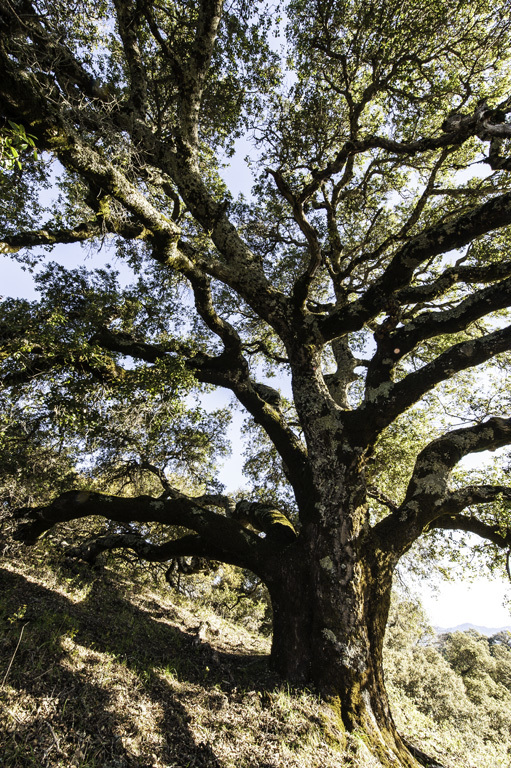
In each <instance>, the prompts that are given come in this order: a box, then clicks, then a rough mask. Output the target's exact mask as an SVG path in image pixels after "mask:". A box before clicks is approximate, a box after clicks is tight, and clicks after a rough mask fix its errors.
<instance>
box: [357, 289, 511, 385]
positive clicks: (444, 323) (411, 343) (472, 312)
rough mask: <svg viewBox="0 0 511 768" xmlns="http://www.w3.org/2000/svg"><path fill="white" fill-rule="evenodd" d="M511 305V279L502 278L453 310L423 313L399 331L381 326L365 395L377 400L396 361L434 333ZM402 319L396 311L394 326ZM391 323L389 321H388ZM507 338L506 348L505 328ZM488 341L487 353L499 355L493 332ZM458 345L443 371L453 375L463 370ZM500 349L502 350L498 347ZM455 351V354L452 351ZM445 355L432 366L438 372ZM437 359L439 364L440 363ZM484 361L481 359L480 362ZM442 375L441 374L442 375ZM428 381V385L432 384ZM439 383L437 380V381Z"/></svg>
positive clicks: (456, 328)
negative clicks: (457, 359)
mask: <svg viewBox="0 0 511 768" xmlns="http://www.w3.org/2000/svg"><path fill="white" fill-rule="evenodd" d="M510 304H511V278H508V279H507V280H502V281H500V282H499V283H496V284H494V285H490V286H488V287H486V288H483V289H482V290H480V291H475V292H474V293H472V294H471V295H470V296H469V297H468V298H466V299H465V300H464V301H461V302H460V303H458V304H456V306H454V307H453V308H451V309H448V310H443V311H438V312H423V313H422V314H420V315H418V316H417V317H415V318H414V319H412V320H410V321H409V322H407V323H406V325H405V326H404V327H401V328H397V330H393V329H392V330H391V328H390V326H389V328H388V329H387V328H385V324H384V325H383V326H380V329H379V330H378V332H377V333H375V338H376V340H377V342H378V350H377V352H376V354H375V355H374V356H373V359H372V360H371V363H370V365H369V370H368V375H367V380H366V390H367V391H366V397H367V399H368V400H374V399H375V398H377V397H378V394H377V393H378V388H379V387H381V386H382V385H384V384H386V383H388V382H389V381H390V380H391V375H392V372H393V370H394V368H395V367H396V365H397V363H398V362H399V361H400V360H401V359H402V358H403V357H404V356H405V355H406V354H408V353H409V352H411V351H412V350H413V349H415V347H417V345H418V344H419V343H420V342H422V341H425V340H426V339H430V338H432V337H434V336H440V335H441V334H451V333H457V332H458V331H462V330H464V329H465V328H467V327H468V326H469V325H470V324H471V323H474V322H475V321H476V320H479V319H480V318H481V317H484V316H486V315H488V314H489V313H491V312H495V311H497V310H499V309H504V308H506V307H508V306H509V305H510ZM399 319H400V317H399V311H397V313H395V320H396V322H395V323H394V326H395V325H396V324H397V321H398V320H399ZM387 323H388V321H387ZM503 330H504V338H503V339H501V343H503V344H504V349H505V335H506V334H505V329H503ZM483 338H485V339H487V340H488V348H487V350H488V353H489V354H488V356H491V355H493V354H496V352H495V351H494V344H495V342H496V340H495V339H493V338H492V336H491V334H489V335H488V336H486V337H483ZM454 350H455V347H452V349H451V350H449V351H448V352H447V353H444V354H445V355H447V358H445V360H446V365H444V366H443V367H444V370H445V371H446V372H447V373H448V375H449V376H450V375H452V373H453V372H455V371H456V370H461V369H460V368H459V367H458V365H459V363H456V355H455V352H454ZM481 351H483V357H482V360H485V359H487V357H485V356H484V350H481ZM498 351H503V349H499V350H498ZM450 353H452V354H450ZM463 354H468V355H470V353H469V352H468V348H467V349H465V351H464V352H463ZM441 358H443V356H439V357H438V358H437V360H436V361H434V363H431V364H430V365H432V366H435V368H436V370H437V371H438V372H439V371H441V370H442V360H441ZM437 362H438V363H439V365H438V366H437ZM479 362H481V360H479V361H478V363H479ZM461 363H462V367H467V366H465V365H464V364H463V355H462V356H461ZM478 363H477V364H478ZM432 370H433V369H432V368H430V366H425V367H424V368H422V369H421V371H420V373H422V372H424V373H425V374H426V375H427V376H430V375H431V373H432ZM439 375H440V374H439ZM406 381H408V382H409V383H412V382H413V379H409V377H406ZM429 383H430V382H428V386H429ZM435 383H436V382H435ZM387 392H388V396H390V397H392V390H387Z"/></svg>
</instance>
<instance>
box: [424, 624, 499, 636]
mask: <svg viewBox="0 0 511 768" xmlns="http://www.w3.org/2000/svg"><path fill="white" fill-rule="evenodd" d="M433 629H434V630H435V632H436V633H437V634H439V635H444V634H446V633H448V632H468V630H469V629H475V631H476V632H479V634H481V635H486V636H487V637H491V635H496V634H497V632H505V631H506V630H507V631H508V632H511V626H507V627H479V626H478V625H477V624H458V626H457V627H448V628H447V629H446V628H444V627H433Z"/></svg>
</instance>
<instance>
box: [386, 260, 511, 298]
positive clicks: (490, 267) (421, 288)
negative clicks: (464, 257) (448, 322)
mask: <svg viewBox="0 0 511 768" xmlns="http://www.w3.org/2000/svg"><path fill="white" fill-rule="evenodd" d="M510 276H511V261H501V262H495V263H491V264H485V265H484V266H477V267H474V266H462V265H456V264H455V265H454V266H453V267H448V268H447V269H446V270H445V271H444V272H443V273H442V274H441V275H440V276H439V277H438V278H437V279H436V280H434V281H433V282H428V283H425V284H424V285H413V286H409V287H408V288H403V290H402V291H398V292H397V293H396V294H395V299H396V301H397V302H398V303H399V304H400V305H402V306H403V305H405V304H416V303H422V302H425V301H433V300H434V299H438V298H439V297H440V296H443V295H444V294H445V293H446V292H447V291H448V290H449V289H450V288H452V286H453V285H455V284H458V283H466V284H468V285H471V284H474V283H491V282H493V281H494V280H503V279H504V278H506V277H510Z"/></svg>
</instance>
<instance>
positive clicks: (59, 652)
mask: <svg viewBox="0 0 511 768" xmlns="http://www.w3.org/2000/svg"><path fill="white" fill-rule="evenodd" d="M0 587H1V591H0V684H1V683H2V679H3V680H4V683H3V685H0V734H1V735H0V765H1V766H2V768H25V766H26V767H27V768H28V766H34V768H35V767H36V766H37V768H57V766H58V767H59V768H100V767H101V768H187V767H190V768H191V767H194V768H202V767H203V768H206V767H210V766H211V768H234V766H236V768H256V766H257V768H283V767H284V766H286V768H288V767H289V768H305V767H307V768H314V767H315V766H318V768H319V766H324V767H325V768H330V767H331V768H334V766H335V768H340V767H341V766H344V765H346V766H348V765H349V766H350V767H351V766H356V765H361V766H363V768H370V764H371V763H370V758H369V757H368V756H365V757H364V758H363V759H362V760H361V762H360V761H359V760H358V759H357V757H356V753H357V749H358V748H359V747H360V746H361V745H359V744H357V743H355V742H352V743H351V745H350V747H351V748H350V749H349V751H348V752H341V751H340V747H339V742H338V740H337V737H338V736H340V734H339V733H338V732H336V730H335V727H334V724H333V721H332V715H331V712H330V710H329V709H328V707H326V706H325V705H324V704H322V703H321V702H320V701H319V700H318V699H317V698H316V697H315V696H313V695H312V694H309V693H307V692H303V691H301V692H293V691H289V690H287V689H286V688H283V687H281V686H280V685H279V683H278V681H277V680H276V679H274V678H272V676H271V675H270V673H269V672H268V669H267V666H266V656H267V652H268V640H267V639H264V638H261V637H260V636H258V635H255V634H252V633H250V632H249V631H247V630H246V629H243V628H242V627H240V626H239V625H236V624H233V623H230V622H228V621H226V620H224V619H220V618H218V616H215V615H214V614H212V613H210V612H208V611H207V610H205V609H200V612H197V609H194V608H193V607H192V605H191V604H190V603H186V602H184V601H182V600H180V599H177V598H176V596H175V595H173V594H172V593H171V592H170V591H168V592H166V593H163V592H160V591H158V590H156V589H153V590H151V589H150V588H148V587H147V586H141V585H137V584H136V583H135V584H134V583H133V582H131V581H128V580H127V579H124V578H123V577H122V575H119V574H118V573H115V572H113V571H109V570H108V569H106V570H105V571H104V572H103V573H102V574H101V576H100V577H95V576H94V575H93V574H91V572H90V571H88V570H87V569H85V568H83V569H79V570H78V571H77V572H75V573H73V572H71V571H69V570H67V571H66V569H65V568H63V567H59V568H58V569H56V570H55V569H51V568H50V567H49V566H46V565H43V564H41V563H35V562H34V560H32V565H31V564H30V562H27V559H26V558H24V562H21V561H11V562H4V564H3V568H2V569H1V570H0ZM20 637H21V640H20ZM10 664H11V666H10V668H9V665H10ZM7 670H8V673H7ZM368 761H369V762H368Z"/></svg>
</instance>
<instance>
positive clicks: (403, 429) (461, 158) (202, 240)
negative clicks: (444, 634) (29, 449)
mask: <svg viewBox="0 0 511 768" xmlns="http://www.w3.org/2000/svg"><path fill="white" fill-rule="evenodd" d="M510 33H511V19H510V17H509V8H508V4H507V2H505V0H456V1H455V2H452V0H449V2H447V0H427V2H420V3H419V2H417V0H408V1H407V2H405V3H403V2H395V1H394V0H371V1H370V2H366V1H365V0H364V1H362V0H307V2H304V0H288V2H286V3H283V4H282V7H280V6H277V5H274V4H266V3H265V2H252V3H248V2H246V0H233V2H231V3H229V4H224V3H223V2H222V0H195V1H194V2H192V1H191V0H161V2H151V3H149V2H147V0H127V1H126V0H101V2H94V3H93V2H90V0H51V2H49V1H48V2H46V0H33V1H31V0H1V2H0V75H1V76H0V112H1V118H2V120H4V121H5V122H4V127H5V129H7V128H8V126H10V125H12V124H14V125H16V126H20V127H21V128H20V130H22V131H23V132H24V135H26V136H30V137H32V139H33V141H34V143H35V145H36V147H37V156H34V154H33V149H32V148H31V147H28V146H27V147H26V149H25V151H24V152H23V151H22V152H21V155H20V156H22V161H21V164H22V169H21V170H20V168H19V166H18V164H17V163H16V164H11V166H12V167H10V168H9V167H8V168H6V169H5V172H4V174H3V177H2V183H1V187H0V188H1V192H2V198H3V202H4V212H3V221H2V232H1V234H0V239H1V246H0V248H1V250H2V252H3V253H11V254H13V257H15V258H18V259H20V260H21V261H22V262H23V261H24V262H25V263H28V264H29V265H31V264H32V263H33V261H32V260H33V259H34V258H35V257H36V255H37V254H38V253H39V250H38V249H41V248H43V249H44V248H46V249H47V250H51V248H52V247H53V246H55V245H56V244H74V243H82V244H85V245H86V247H87V248H89V249H90V250H92V251H94V252H96V253H97V254H99V256H98V258H101V256H102V254H104V258H105V265H104V267H103V268H102V270H100V271H99V272H97V273H96V275H95V276H87V275H85V273H84V272H83V271H82V272H76V271H75V272H65V271H64V270H61V271H59V270H58V269H57V268H56V267H53V268H50V270H49V272H47V273H45V274H46V276H45V277H44V279H43V280H42V289H43V297H42V299H41V302H40V303H30V302H21V301H17V302H16V301H7V302H6V303H4V320H3V321H2V350H3V352H2V361H1V364H2V383H3V387H4V390H3V395H5V397H8V396H9V394H11V395H13V396H16V397H18V398H19V401H20V402H21V403H30V402H32V403H33V402H34V398H35V397H37V398H38V402H39V403H41V404H42V405H41V406H40V407H41V408H42V409H43V411H44V416H41V419H40V422H41V423H42V424H44V425H46V426H45V429H47V430H48V425H51V423H52V419H53V420H55V423H58V425H59V430H62V433H63V434H68V435H73V436H74V437H73V438H72V440H71V442H73V441H74V442H73V446H74V447H73V450H74V452H75V455H76V457H77V459H78V457H79V455H80V450H83V451H84V452H85V453H86V452H87V451H89V454H88V461H91V462H93V461H96V459H98V453H99V454H101V452H102V451H103V454H102V455H103V456H104V455H106V454H108V456H107V458H108V460H109V461H110V465H111V466H115V465H116V462H117V465H119V463H123V462H124V465H125V466H126V464H129V463H130V462H131V464H130V466H131V469H132V470H133V469H134V468H136V469H137V471H139V472H142V473H143V472H147V473H148V474H149V475H151V476H154V477H155V478H156V479H158V481H159V482H160V483H161V487H160V490H159V491H157V490H156V486H154V488H155V490H154V492H153V493H146V494H144V495H138V496H133V495H127V494H123V493H122V492H120V493H119V494H118V495H115V494H113V493H100V492H97V491H87V490H83V489H78V490H73V489H72V488H69V489H68V490H67V491H66V492H63V493H59V492H58V489H56V497H55V498H54V499H53V500H46V501H44V503H34V504H33V505H32V506H29V507H28V508H27V507H24V508H23V509H21V510H18V518H20V528H19V532H18V536H19V537H20V538H21V539H22V540H23V541H25V542H27V543H30V542H34V541H35V540H36V539H37V538H38V537H39V536H41V535H42V534H43V533H45V532H46V531H48V530H50V529H52V528H53V527H54V526H56V525H57V524H58V523H63V522H65V523H68V522H69V521H72V520H77V519H83V518H85V517H88V516H99V517H102V518H105V519H106V520H107V521H110V523H111V525H110V528H109V530H108V531H107V532H106V533H104V532H103V533H100V532H98V534H97V535H92V536H91V537H90V538H88V539H87V540H86V541H81V542H80V543H78V544H76V546H75V547H74V550H73V551H74V554H75V555H76V556H81V557H83V558H85V559H89V560H91V559H93V558H94V557H96V556H97V554H98V553H100V552H102V551H105V550H117V551H118V550H121V549H123V548H128V549H130V550H132V551H135V552H136V553H137V554H138V555H139V556H140V557H143V558H146V559H147V560H150V561H151V560H152V561H158V562H167V561H171V560H173V559H175V558H176V557H196V558H202V559H206V560H214V561H220V562H226V563H230V564H233V565H236V566H240V567H242V568H244V569H247V570H249V571H251V572H252V573H254V574H256V575H257V576H258V577H259V578H260V579H261V580H262V581H263V582H264V584H266V586H267V588H268V591H269V594H270V597H271V601H272V606H273V645H272V652H271V659H272V662H273V664H274V666H275V668H276V669H277V670H278V671H279V672H280V673H281V674H282V675H283V676H285V677H286V678H287V679H288V680H290V681H291V682H293V683H307V684H309V685H313V686H315V687H316V689H317V690H319V691H320V692H321V693H322V694H324V695H325V696H328V697H330V698H331V700H332V701H334V702H335V703H336V706H337V707H338V710H339V715H340V718H341V719H342V722H343V724H344V726H345V728H346V729H347V730H349V731H353V730H358V731H359V732H360V731H362V732H364V733H365V739H366V743H367V744H368V746H369V748H370V749H371V750H372V752H373V753H374V755H375V756H377V757H378V759H379V760H380V762H381V764H382V765H384V766H388V765H392V766H395V765H402V766H408V767H409V768H411V767H412V766H416V765H417V760H416V758H417V757H419V758H420V757H421V756H420V754H419V753H415V756H414V755H413V754H412V753H411V752H410V750H409V749H408V748H407V746H406V745H405V744H404V743H403V741H402V739H401V738H400V736H399V735H398V733H397V732H396V729H395V726H394V724H393V720H392V716H391V713H390V710H389V705H388V701H387V696H386V693H385V687H384V680H383V673H382V644H383V636H384V631H385V625H386V621H387V615H388V610H389V601H390V592H391V587H392V580H393V576H394V575H395V571H396V568H397V566H398V564H399V563H400V561H402V559H403V558H404V557H405V556H406V554H407V553H408V552H409V551H410V550H411V548H412V547H413V546H417V542H420V541H424V542H426V545H427V543H428V542H429V541H432V542H438V541H439V539H440V534H445V535H449V534H451V533H452V532H453V531H459V532H461V533H462V534H465V533H472V534H477V536H478V537H480V539H481V540H482V541H484V542H485V547H484V551H483V554H485V555H488V557H489V558H490V559H491V558H495V557H497V555H498V554H499V553H501V552H502V553H505V552H506V551H507V550H508V549H509V548H510V547H511V530H510V527H509V520H510V518H509V499H510V498H511V488H510V487H509V486H507V485H506V482H505V472H503V471H500V470H499V469H498V468H493V469H492V470H491V472H490V473H489V474H488V475H487V476H481V473H478V472H476V471H475V470H474V471H473V476H472V477H470V471H469V470H464V471H462V470H461V469H460V468H459V465H460V462H461V461H462V459H463V458H464V457H466V456H468V455H469V454H477V453H480V452H484V451H494V450H496V449H498V448H504V447H505V446H508V445H509V444H511V415H510V414H509V404H510V403H509V389H508V381H507V379H506V377H507V375H508V373H507V371H508V368H507V366H508V365H509V360H510V357H509V351H510V349H511V326H510V325H509V312H508V308H509V306H510V305H511V260H510V258H509V255H508V251H509V244H510V234H509V225H510V224H511V186H510V176H509V171H510V170H511V156H510V154H509V146H510V145H509V140H510V137H511V123H509V122H508V115H509V113H510V112H511V96H510V91H509V88H510V83H511V80H510V76H511V67H510V56H509V51H510V50H511V47H510V43H511V40H510ZM9 121H10V122H9ZM242 137H249V139H250V141H251V142H252V149H251V152H250V154H251V160H250V162H251V168H252V172H253V174H254V186H253V188H252V190H249V189H247V190H246V191H245V195H244V196H238V197H237V198H236V199H235V198H234V196H233V195H232V194H231V193H230V192H229V190H228V188H227V185H226V183H225V181H224V175H223V173H224V166H225V164H226V163H227V162H228V161H229V159H230V158H232V156H233V153H235V152H236V148H237V147H239V144H237V143H236V142H237V141H238V140H240V139H241V138H242ZM238 154H239V150H238ZM48 187H51V188H53V189H54V190H56V191H54V193H53V195H54V196H53V201H52V203H51V205H49V206H48V205H46V206H45V204H44V201H43V200H42V198H41V190H42V189H44V188H48ZM107 246H109V247H110V248H114V249H115V252H116V254H117V255H118V256H120V257H121V258H123V259H124V260H125V262H126V263H127V264H129V266H130V268H131V269H132V270H133V271H134V273H135V275H136V284H135V286H134V287H132V288H130V289H121V288H119V286H118V285H117V284H116V283H115V279H114V277H113V275H112V271H111V269H110V268H109V267H108V265H107V263H106V262H108V249H107ZM45 285H47V286H49V285H51V291H48V290H46V293H45V292H44V286H45ZM59 285H60V286H61V290H60V294H59ZM57 295H58V300H56V299H55V296H57ZM275 374H277V375H278V376H279V378H278V379H277V384H278V386H279V388H280V391H279V388H277V387H273V386H270V384H269V383H268V382H269V381H270V382H271V379H268V375H275ZM288 382H289V385H290V386H289V387H288V386H287V385H288ZM207 386H213V387H215V388H224V389H226V390H228V391H230V392H231V393H232V394H233V395H234V397H235V398H236V400H237V402H238V403H239V404H240V407H242V408H243V409H244V410H245V411H246V412H247V414H248V415H249V417H250V420H251V421H250V424H249V429H250V430H251V434H252V435H254V438H253V442H252V446H251V448H252V449H253V450H252V453H251V454H250V456H249V461H248V468H249V469H250V470H251V476H252V477H253V479H254V488H253V493H250V492H249V491H245V492H243V494H238V496H236V497H233V496H232V495H229V494H228V493H225V492H223V491H222V489H219V488H218V486H215V485H214V482H213V478H212V477H209V476H208V477H204V478H203V483H202V485H201V477H200V475H201V471H200V462H201V461H202V460H203V459H205V458H208V456H209V458H211V456H212V454H213V453H214V447H215V446H218V447H220V448H221V447H222V445H221V444H222V440H223V438H222V437H221V434H220V432H221V430H220V427H219V425H220V424H221V422H222V419H223V418H224V416H220V417H219V418H220V421H218V420H217V419H215V418H213V417H212V416H211V417H206V416H204V414H203V413H202V415H196V416H195V417H193V416H191V415H190V413H189V412H188V411H187V395H186V393H187V392H191V391H193V390H194V388H195V389H196V391H197V393H198V394H199V395H200V394H201V393H204V392H205V387H207ZM87 393H89V394H87ZM87 397H89V400H88V401H87V402H85V401H86V400H87ZM169 403H171V404H172V407H168V406H169ZM179 403H182V404H183V408H184V410H183V412H180V410H179ZM78 405H80V407H81V409H82V410H81V413H82V416H80V412H79V411H80V408H78ZM185 406H186V407H185ZM109 409H110V410H109ZM439 409H440V411H439ZM441 409H443V412H442V410H441ZM114 412H115V418H114V417H113V416H112V414H113V413H114ZM153 412H154V421H151V413H153ZM84 413H85V414H86V417H84V416H83V414H84ZM437 413H438V414H439V418H438V419H436V418H435V415H436V414H437ZM91 414H92V415H91ZM109 414H110V416H109ZM131 416H132V418H131ZM179 418H183V419H185V421H186V424H184V425H183V423H181V426H180V427H179V429H178V428H176V426H175V425H176V423H177V421H178V420H179ZM208 418H209V421H208ZM89 419H90V424H89V423H88V421H89ZM417 425H422V427H421V428H420V429H419V428H418V426H417ZM89 427H90V429H89ZM425 427H427V428H425ZM151 430H152V431H151ZM215 430H216V433H215ZM91 433H93V435H94V440H92V441H89V442H87V440H88V439H89V438H87V439H86V436H87V435H90V434H91ZM209 433H211V434H213V435H214V438H213V439H212V442H211V444H210V443H208V440H207V436H208V434H209ZM215 434H216V436H215ZM70 439H71V438H70ZM173 440H175V441H176V442H175V445H172V441H173ZM180 440H181V443H180V442H179V441H180ZM215 441H216V442H215ZM211 445H212V446H213V448H210V447H208V446H211ZM130 446H131V447H130ZM180 446H181V447H180ZM120 447H121V448H122V450H121V448H120ZM194 451H195V454H194ZM193 456H195V459H193ZM100 458H101V457H100ZM188 460H189V467H190V470H191V471H192V474H193V478H192V479H193V482H192V483H190V484H189V485H188V486H186V482H185V476H186V468H187V466H186V465H187V462H188ZM208 460H209V459H208ZM107 463H108V462H107ZM168 467H171V469H172V472H173V475H172V476H178V475H179V476H180V477H182V478H183V484H181V485H179V487H176V484H175V483H174V484H173V482H172V480H171V474H170V472H166V471H165V468H168ZM210 468H211V467H210ZM502 469H503V470H505V462H504V464H503V465H502ZM209 473H210V469H208V470H207V472H205V474H208V475H209ZM264 473H266V474H265V478H266V480H265V482H261V481H260V480H261V478H260V477H259V478H258V475H261V474H264ZM187 487H188V489H192V490H191V491H190V490H189V491H188V492H187V490H186V489H187ZM193 489H195V491H194V490H193ZM197 489H198V490H197ZM152 526H158V531H159V533H158V536H152V535H151V531H152V530H154V528H153V527H152ZM162 531H163V532H165V531H166V532H168V535H166V536H165V535H163V537H162V534H161V532H162ZM175 531H178V534H177V535H176V533H175Z"/></svg>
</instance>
